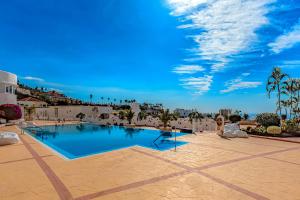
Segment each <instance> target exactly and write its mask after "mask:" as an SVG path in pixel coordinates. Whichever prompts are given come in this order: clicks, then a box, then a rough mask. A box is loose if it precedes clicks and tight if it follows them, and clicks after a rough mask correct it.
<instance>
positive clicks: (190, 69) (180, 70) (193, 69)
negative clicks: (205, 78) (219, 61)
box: [173, 65, 205, 74]
mask: <svg viewBox="0 0 300 200" xmlns="http://www.w3.org/2000/svg"><path fill="white" fill-rule="evenodd" d="M204 70H205V69H204V68H203V67H202V66H199V65H182V66H179V67H175V68H174V69H173V72H174V73H176V74H195V73H197V72H202V71H204Z"/></svg>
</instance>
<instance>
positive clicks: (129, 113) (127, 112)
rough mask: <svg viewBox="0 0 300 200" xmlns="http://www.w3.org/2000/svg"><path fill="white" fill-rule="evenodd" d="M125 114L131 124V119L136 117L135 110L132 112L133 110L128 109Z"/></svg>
mask: <svg viewBox="0 0 300 200" xmlns="http://www.w3.org/2000/svg"><path fill="white" fill-rule="evenodd" d="M125 116H126V119H127V120H128V123H129V124H131V121H132V119H133V117H134V112H132V110H131V109H130V110H128V111H126V112H125Z"/></svg>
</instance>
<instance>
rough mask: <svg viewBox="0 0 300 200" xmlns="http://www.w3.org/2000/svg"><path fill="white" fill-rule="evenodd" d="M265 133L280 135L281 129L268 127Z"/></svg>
mask: <svg viewBox="0 0 300 200" xmlns="http://www.w3.org/2000/svg"><path fill="white" fill-rule="evenodd" d="M267 133H269V134H272V135H280V134H281V128H280V127H279V126H269V127H268V128H267Z"/></svg>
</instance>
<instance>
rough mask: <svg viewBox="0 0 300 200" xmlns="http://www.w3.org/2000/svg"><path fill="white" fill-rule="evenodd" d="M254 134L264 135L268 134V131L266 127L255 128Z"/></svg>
mask: <svg viewBox="0 0 300 200" xmlns="http://www.w3.org/2000/svg"><path fill="white" fill-rule="evenodd" d="M253 132H255V133H258V134H261V135H264V134H266V133H267V129H266V127H264V126H261V127H257V128H255V129H254V131H253Z"/></svg>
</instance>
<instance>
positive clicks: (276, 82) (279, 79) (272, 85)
mask: <svg viewBox="0 0 300 200" xmlns="http://www.w3.org/2000/svg"><path fill="white" fill-rule="evenodd" d="M287 77H288V75H287V74H285V73H282V72H281V69H280V68H279V67H275V68H274V69H273V71H272V74H271V75H270V76H269V77H268V82H267V86H266V90H267V92H268V97H269V98H270V97H271V93H272V92H275V91H276V93H277V110H276V111H279V113H280V116H281V95H282V94H283V91H284V88H283V81H284V79H285V78H287Z"/></svg>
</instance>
